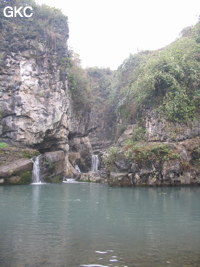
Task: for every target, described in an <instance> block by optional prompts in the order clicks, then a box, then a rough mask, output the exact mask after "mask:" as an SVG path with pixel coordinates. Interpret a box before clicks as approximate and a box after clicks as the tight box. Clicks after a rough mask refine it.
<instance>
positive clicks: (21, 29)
mask: <svg viewBox="0 0 200 267" xmlns="http://www.w3.org/2000/svg"><path fill="white" fill-rule="evenodd" d="M6 6H11V7H14V6H16V7H20V6H23V7H25V6H31V7H32V8H33V15H32V17H23V18H22V17H20V16H17V17H9V18H7V17H4V16H3V9H4V7H6ZM0 12H1V16H0V31H1V35H0V52H1V61H3V60H4V57H5V56H6V53H9V52H19V51H24V50H26V49H30V48H31V49H33V50H35V51H36V56H38V57H39V56H40V55H42V54H44V53H59V54H61V53H62V54H63V55H65V54H66V41H67V38H68V24H67V17H66V16H65V15H63V14H62V12H61V11H60V10H59V9H56V8H52V7H49V6H47V5H41V6H40V5H36V3H35V1H34V0H3V1H1V2H0ZM3 55H4V56H3ZM58 60H60V56H59V57H58ZM58 63H59V62H58Z"/></svg>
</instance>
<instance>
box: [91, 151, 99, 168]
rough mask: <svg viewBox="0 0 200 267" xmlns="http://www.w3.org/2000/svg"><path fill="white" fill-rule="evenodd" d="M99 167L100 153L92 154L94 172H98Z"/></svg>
mask: <svg viewBox="0 0 200 267" xmlns="http://www.w3.org/2000/svg"><path fill="white" fill-rule="evenodd" d="M98 167H99V157H98V155H92V168H91V171H92V172H98Z"/></svg>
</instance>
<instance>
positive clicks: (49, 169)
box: [40, 150, 65, 183]
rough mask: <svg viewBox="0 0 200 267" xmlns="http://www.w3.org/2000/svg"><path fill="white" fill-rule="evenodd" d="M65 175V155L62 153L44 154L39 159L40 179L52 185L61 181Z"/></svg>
mask: <svg viewBox="0 0 200 267" xmlns="http://www.w3.org/2000/svg"><path fill="white" fill-rule="evenodd" d="M64 175H65V153H64V152H63V151H61V150H60V151H54V152H46V153H44V154H43V155H42V156H41V159H40V179H41V181H42V182H47V183H52V182H54V183H55V182H61V181H63V178H64Z"/></svg>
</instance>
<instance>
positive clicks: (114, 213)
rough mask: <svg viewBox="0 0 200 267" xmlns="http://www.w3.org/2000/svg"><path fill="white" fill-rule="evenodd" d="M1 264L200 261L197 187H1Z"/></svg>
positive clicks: (178, 263) (131, 266)
mask: <svg viewBox="0 0 200 267" xmlns="http://www.w3.org/2000/svg"><path fill="white" fill-rule="evenodd" d="M0 266H1V267H4V266H5V267H8V266H9V267H13V266H16V267H32V266H38V267H40V266H61V267H62V266H63V267H65V266H69V267H75V266H120V267H121V266H123V267H124V266H128V267H134V266H144V267H145V266H147V267H152V266H157V267H162V266H173V267H174V266H175V267H176V266H177V267H180V266H200V188H199V187H174V188H173V187H171V188H170V187H169V188H111V187H108V186H107V185H101V184H93V183H63V184H41V185H27V186H10V187H9V186H4V187H0Z"/></svg>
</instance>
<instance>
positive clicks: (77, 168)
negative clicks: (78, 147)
mask: <svg viewBox="0 0 200 267" xmlns="http://www.w3.org/2000/svg"><path fill="white" fill-rule="evenodd" d="M75 169H76V170H77V171H78V172H81V170H80V168H79V166H78V165H77V164H76V165H75Z"/></svg>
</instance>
